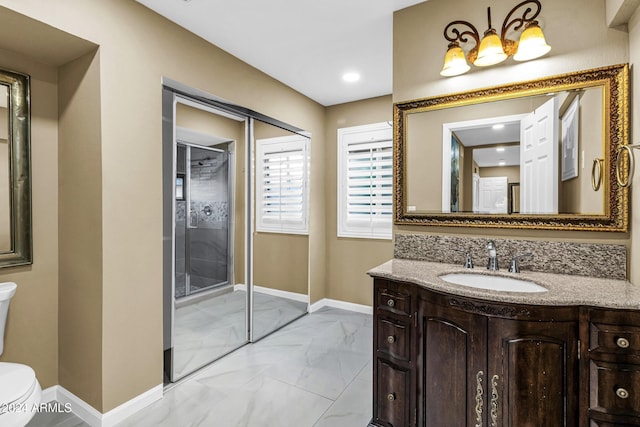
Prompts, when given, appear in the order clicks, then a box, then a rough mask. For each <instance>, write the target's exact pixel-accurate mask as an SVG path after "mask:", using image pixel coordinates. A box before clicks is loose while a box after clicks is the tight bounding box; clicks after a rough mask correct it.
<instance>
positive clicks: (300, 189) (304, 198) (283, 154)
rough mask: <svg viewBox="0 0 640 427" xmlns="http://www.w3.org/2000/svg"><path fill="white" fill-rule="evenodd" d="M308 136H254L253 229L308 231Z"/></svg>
mask: <svg viewBox="0 0 640 427" xmlns="http://www.w3.org/2000/svg"><path fill="white" fill-rule="evenodd" d="M308 169H309V139H308V138H305V137H303V136H299V135H294V136H290V137H280V138H269V139H259V140H256V231H261V232H273V233H288V234H307V233H308V216H309V215H308V187H309V186H308V175H309V174H308Z"/></svg>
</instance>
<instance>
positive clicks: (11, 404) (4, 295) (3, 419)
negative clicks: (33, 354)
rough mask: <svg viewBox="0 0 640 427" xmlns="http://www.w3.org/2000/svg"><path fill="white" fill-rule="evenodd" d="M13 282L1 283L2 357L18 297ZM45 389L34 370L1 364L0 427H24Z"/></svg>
mask: <svg viewBox="0 0 640 427" xmlns="http://www.w3.org/2000/svg"><path fill="white" fill-rule="evenodd" d="M16 288H17V285H16V284H15V283H13V282H5V283H0V355H1V354H2V351H3V350H4V328H5V326H6V323H7V312H8V310H9V301H10V300H11V297H13V295H14V294H15V293H16ZM41 399H42V388H40V383H38V380H37V379H36V374H35V372H33V369H31V368H30V367H28V366H27V365H21V364H19V363H6V362H0V426H3V427H24V426H25V425H26V424H27V423H28V422H29V420H31V418H33V415H34V414H35V411H34V408H36V407H37V406H38V405H39V404H40V400H41Z"/></svg>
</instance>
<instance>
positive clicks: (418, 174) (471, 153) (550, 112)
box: [395, 65, 628, 231]
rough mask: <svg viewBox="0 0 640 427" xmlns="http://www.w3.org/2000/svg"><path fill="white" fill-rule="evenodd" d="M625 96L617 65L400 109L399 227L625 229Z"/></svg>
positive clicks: (623, 75)
mask: <svg viewBox="0 0 640 427" xmlns="http://www.w3.org/2000/svg"><path fill="white" fill-rule="evenodd" d="M627 98H628V67H627V66H626V65H621V66H612V67H607V68H603V69H598V70H591V71H587V72H583V73H575V74H568V75H564V76H557V77H551V78H547V79H544V80H540V81H531V82H524V83H519V84H514V85H510V86H503V87H496V88H489V89H486V90H478V91H475V92H469V93H461V94H453V95H447V96H443V97H440V98H427V99H424V100H417V101H409V102H406V103H398V104H396V105H395V109H396V114H395V117H396V145H395V147H396V188H398V189H399V192H398V193H397V194H396V223H407V224H414V223H431V224H433V225H477V226H486V225H492V226H509V227H518V228H519V227H520V226H522V225H523V224H531V226H533V227H535V228H545V227H547V226H548V227H549V228H564V229H573V228H576V229H580V228H581V229H584V228H590V227H594V228H599V229H603V228H607V229H613V230H616V231H623V229H625V228H626V227H627V216H626V215H627V214H626V212H627V207H626V206H627V194H626V191H625V190H624V189H622V188H620V187H619V186H618V185H617V183H616V182H615V180H613V179H611V176H612V175H611V171H612V170H614V169H613V167H612V153H615V152H616V150H617V148H618V146H620V145H623V144H626V141H627V138H628V129H627V127H628V112H627V110H626V108H627V107H626V106H627ZM614 157H615V156H614ZM614 160H615V159H614ZM594 164H597V165H598V166H602V173H601V175H602V177H603V178H604V180H603V185H602V186H599V185H594V182H597V183H599V181H600V176H598V177H593V176H592V174H593V173H594V172H593V170H595V171H596V172H597V171H598V169H597V168H594V167H593V165H594Z"/></svg>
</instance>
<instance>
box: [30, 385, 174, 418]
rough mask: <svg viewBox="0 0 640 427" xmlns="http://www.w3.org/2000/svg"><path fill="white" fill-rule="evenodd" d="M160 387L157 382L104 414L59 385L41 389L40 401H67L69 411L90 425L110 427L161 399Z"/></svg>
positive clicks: (63, 402) (64, 402)
mask: <svg viewBox="0 0 640 427" xmlns="http://www.w3.org/2000/svg"><path fill="white" fill-rule="evenodd" d="M162 388H163V386H162V384H159V385H157V386H155V387H153V388H152V389H150V390H147V391H145V392H144V393H142V394H140V395H138V396H136V397H134V398H133V399H131V400H129V401H127V402H125V403H123V404H122V405H120V406H117V407H115V408H113V409H112V410H110V411H109V412H107V413H105V414H103V413H101V412H100V411H98V410H97V409H95V408H94V407H93V406H91V405H89V404H88V403H87V402H85V401H84V400H82V399H80V398H79V397H78V396H76V395H75V394H73V393H71V392H70V391H69V390H67V389H66V388H64V387H62V386H59V385H55V386H53V387H49V388H47V389H45V390H43V392H42V401H43V402H50V401H52V400H55V401H58V402H60V403H62V404H63V405H64V404H67V403H68V404H70V405H71V411H72V412H73V413H74V414H75V415H76V416H77V417H78V418H80V419H81V420H82V421H84V422H85V423H87V424H89V425H90V426H92V427H112V426H114V425H116V424H118V423H119V422H121V421H122V420H124V419H125V418H127V417H129V416H130V415H133V414H135V413H136V412H138V411H139V410H141V409H143V408H145V407H147V406H149V405H150V404H152V403H153V402H155V401H156V400H160V399H162Z"/></svg>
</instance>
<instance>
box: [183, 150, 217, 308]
mask: <svg viewBox="0 0 640 427" xmlns="http://www.w3.org/2000/svg"><path fill="white" fill-rule="evenodd" d="M182 157H183V158H184V161H182V162H181V160H183V159H182ZM228 159H229V156H228V153H227V151H225V150H219V149H214V148H204V147H196V146H191V145H186V144H178V164H180V163H182V164H183V165H184V169H183V171H184V172H183V173H180V170H181V169H182V168H180V167H178V174H177V176H176V194H178V195H179V194H180V193H182V194H183V195H184V200H182V201H181V200H177V201H176V298H180V297H181V296H189V295H193V294H195V293H198V292H201V291H204V290H208V289H213V288H218V287H222V286H225V285H228V284H229V256H230V254H229V164H228Z"/></svg>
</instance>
